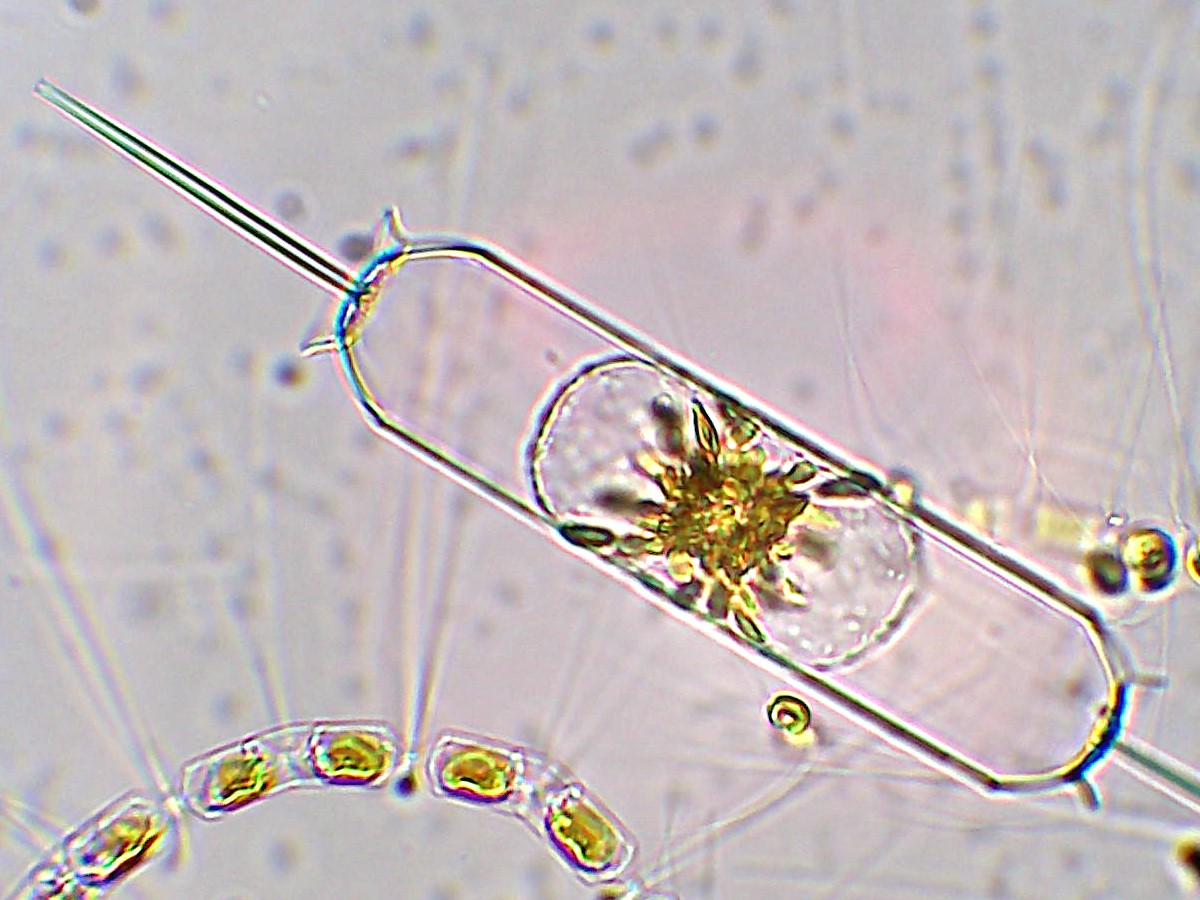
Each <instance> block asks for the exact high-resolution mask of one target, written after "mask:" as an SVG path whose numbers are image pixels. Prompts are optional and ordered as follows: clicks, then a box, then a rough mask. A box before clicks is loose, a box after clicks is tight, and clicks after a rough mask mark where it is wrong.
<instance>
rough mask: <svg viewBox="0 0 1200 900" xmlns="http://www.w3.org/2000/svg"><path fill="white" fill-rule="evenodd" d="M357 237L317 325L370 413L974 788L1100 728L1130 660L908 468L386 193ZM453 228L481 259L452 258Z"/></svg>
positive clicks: (1118, 697)
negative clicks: (548, 293)
mask: <svg viewBox="0 0 1200 900" xmlns="http://www.w3.org/2000/svg"><path fill="white" fill-rule="evenodd" d="M379 247H380V252H379V255H378V256H377V258H376V260H375V261H374V262H373V263H372V264H370V265H368V266H367V268H366V270H365V275H364V276H363V282H364V284H365V285H369V287H367V288H366V289H365V290H364V292H363V294H362V298H361V300H355V301H350V302H347V303H344V304H343V305H342V306H341V308H340V309H339V312H338V315H337V317H336V318H335V337H334V339H333V343H334V344H338V343H339V342H340V354H341V356H342V360H343V366H344V368H345V371H346V375H347V378H348V379H349V381H350V383H351V385H352V389H353V390H354V391H355V392H356V396H357V397H358V399H359V402H360V404H361V406H362V409H363V410H364V414H365V415H366V417H367V419H368V421H369V422H371V423H372V424H373V425H375V426H376V427H377V428H378V429H379V430H380V431H381V433H383V434H384V435H385V436H387V437H389V438H390V439H392V440H394V441H396V442H397V443H399V444H401V445H402V446H406V447H407V448H409V449H415V450H416V451H417V452H418V453H421V454H424V455H426V456H427V457H428V458H429V459H430V460H431V461H432V462H433V463H434V464H435V465H440V466H444V467H446V469H447V471H449V472H450V473H451V474H453V475H456V476H457V477H458V478H460V479H461V480H463V481H464V482H465V483H467V484H468V486H469V487H472V488H473V489H474V490H477V491H479V492H481V493H483V494H485V495H487V496H489V497H490V498H492V499H493V500H494V501H495V502H497V503H499V504H500V505H502V506H503V507H505V508H507V509H508V510H509V511H510V512H513V513H515V514H516V515H518V516H521V517H523V518H525V519H527V520H530V521H532V522H533V523H535V524H537V525H539V526H540V527H542V528H545V529H546V530H548V531H552V532H553V533H555V534H556V535H557V536H558V537H559V539H560V540H561V541H562V542H563V544H564V545H566V546H567V547H569V548H570V549H572V550H573V551H574V552H576V553H578V554H579V555H581V556H583V557H585V558H588V559H590V560H592V561H593V562H595V563H596V564H598V565H601V566H604V567H608V568H610V569H611V570H612V571H613V572H614V573H617V574H618V575H619V576H620V577H622V578H623V579H625V580H626V581H627V582H628V583H630V584H631V585H632V586H634V587H635V589H636V590H638V591H639V592H641V593H643V595H644V596H646V597H647V598H648V599H650V600H651V601H652V602H655V603H656V604H658V605H659V606H660V607H661V608H663V609H664V610H666V611H667V612H668V613H670V614H672V615H675V616H677V617H679V618H681V619H683V620H685V621H688V622H689V623H691V624H693V625H695V626H696V627H699V628H701V629H704V630H705V631H706V633H709V634H711V635H712V636H713V637H715V638H716V639H718V640H721V641H723V642H726V643H729V644H730V645H732V646H734V647H735V649H737V650H738V651H739V652H741V653H743V654H744V655H746V656H747V658H750V659H753V660H756V661H759V662H762V663H764V664H767V665H780V666H781V667H782V668H783V669H784V670H786V671H791V672H794V673H797V674H800V675H801V676H802V677H804V678H806V679H808V681H809V685H810V686H813V687H815V689H816V690H817V691H819V692H826V696H827V697H828V698H829V699H831V700H832V701H833V702H845V704H846V705H845V707H844V711H845V712H847V713H848V714H850V715H861V716H863V717H864V718H865V719H867V720H868V724H869V727H872V728H874V729H875V730H877V731H878V732H881V733H882V734H883V736H884V737H885V738H886V739H889V740H895V741H898V742H906V741H908V742H911V744H912V746H913V749H914V750H915V751H916V752H918V753H921V754H923V755H924V756H925V757H926V758H927V760H928V761H929V762H931V763H933V764H935V765H939V766H942V767H945V768H947V769H950V770H952V771H955V772H956V773H957V774H959V775H960V776H961V777H965V778H967V779H970V780H974V781H975V782H976V783H977V784H978V785H979V786H981V787H984V788H988V789H1000V790H1029V789H1035V790H1036V789H1048V788H1059V787H1062V786H1063V785H1064V784H1069V783H1073V782H1076V781H1079V780H1080V779H1081V778H1082V777H1083V775H1085V774H1086V772H1087V770H1088V769H1089V768H1090V767H1091V766H1092V765H1093V764H1094V763H1095V762H1096V760H1097V758H1098V757H1099V756H1102V755H1103V754H1104V753H1105V752H1106V751H1107V749H1108V745H1109V744H1110V743H1111V741H1112V740H1113V738H1114V736H1115V734H1116V733H1117V731H1118V730H1119V727H1120V722H1121V718H1122V716H1123V715H1124V709H1125V703H1126V692H1127V689H1128V681H1129V680H1130V679H1131V678H1133V675H1134V673H1133V672H1132V670H1131V669H1130V666H1129V662H1128V660H1126V659H1125V657H1124V651H1123V649H1122V647H1121V645H1120V643H1119V642H1118V641H1117V640H1115V638H1114V637H1113V636H1112V635H1111V634H1110V632H1109V631H1108V629H1107V628H1106V626H1105V625H1104V624H1103V623H1102V621H1101V620H1100V617H1099V615H1098V614H1096V613H1094V612H1093V611H1092V610H1091V609H1090V607H1088V606H1086V605H1085V604H1083V603H1082V601H1079V600H1077V599H1076V598H1074V597H1073V596H1072V595H1071V594H1070V593H1069V592H1068V591H1066V590H1065V589H1064V588H1062V587H1061V586H1059V585H1057V584H1056V583H1055V582H1054V581H1053V579H1050V578H1049V577H1048V576H1045V575H1043V574H1041V573H1039V572H1037V570H1036V569H1028V570H1027V571H1026V570H1025V569H1023V568H1021V567H1023V566H1024V565H1025V564H1024V562H1023V561H1022V560H1019V559H1014V560H1013V561H1011V563H1010V561H1008V560H1006V559H1005V558H1004V557H1003V554H1002V553H1000V552H998V551H995V550H994V548H990V547H987V546H986V545H985V546H983V549H982V550H978V549H977V548H978V547H979V546H980V545H979V544H977V543H973V542H972V538H971V536H970V535H969V534H967V533H966V532H961V531H956V530H955V528H956V526H955V525H954V524H953V523H951V522H947V521H945V520H943V519H942V518H941V516H940V514H938V513H937V512H936V507H931V506H928V505H926V504H925V502H924V501H923V500H922V499H921V498H920V497H919V494H918V490H917V487H916V486H915V485H913V484H911V483H910V482H909V481H908V480H906V479H904V478H901V477H896V478H889V477H888V476H887V475H886V474H885V473H880V472H878V471H876V470H874V469H873V468H872V467H871V466H870V465H869V464H865V463H861V462H858V461H853V462H852V461H851V460H850V459H849V458H847V457H846V456H844V455H843V454H842V452H841V451H840V450H837V449H833V450H830V449H829V448H828V447H826V446H825V445H823V444H821V442H820V441H819V440H814V439H812V438H811V437H809V436H807V435H803V434H800V433H799V432H798V431H796V430H793V429H791V428H789V427H788V426H785V425H782V424H781V423H780V422H779V420H777V419H775V417H774V416H773V414H771V413H770V412H768V411H765V410H762V409H761V408H755V407H754V406H752V405H751V403H750V402H748V401H746V400H745V398H743V397H742V396H740V395H739V393H738V392H736V391H734V390H732V389H730V388H728V387H724V386H718V385H717V384H715V383H714V380H713V379H712V378H711V377H710V376H707V375H699V374H697V373H694V372H693V371H692V370H691V369H690V367H689V366H688V365H687V364H681V363H679V362H678V361H677V360H675V359H674V358H673V357H671V356H669V355H668V354H667V352H666V351H665V350H663V349H662V348H659V347H657V346H656V345H653V344H651V343H649V342H646V341H644V340H643V339H640V338H636V337H634V338H633V339H632V340H626V339H625V337H624V335H625V334H626V333H625V332H620V331H618V332H616V333H617V334H618V335H619V336H618V337H617V339H615V340H614V339H612V338H611V337H609V334H608V333H606V332H608V330H609V329H610V327H612V328H613V329H616V328H619V326H615V325H613V323H609V322H607V321H605V320H604V319H603V316H602V314H598V313H593V312H592V311H591V310H590V308H587V307H585V306H582V305H581V306H578V307H576V308H574V309H571V308H564V307H563V306H560V305H558V304H556V303H554V302H542V300H540V299H539V297H538V290H537V287H536V286H537V282H536V280H535V279H536V278H537V276H536V275H535V276H531V277H530V278H529V281H532V282H533V283H534V285H535V289H534V290H533V291H530V290H529V289H528V288H527V284H526V283H525V282H523V281H522V278H523V277H524V274H525V272H526V271H527V270H521V274H520V275H518V276H517V277H515V278H509V275H510V274H511V272H512V270H511V269H510V268H509V266H510V265H511V264H510V262H509V259H508V258H507V257H505V256H503V255H502V253H501V252H500V251H494V250H491V249H489V248H487V247H486V245H475V244H465V243H463V242H456V240H455V239H454V238H453V237H451V236H444V237H439V236H426V235H408V234H406V233H405V232H404V231H403V230H402V226H401V225H400V224H399V221H398V219H397V218H396V217H395V216H392V217H389V218H387V219H386V220H385V222H384V223H383V224H382V225H381V229H380V232H379ZM464 247H466V248H467V251H469V253H470V254H475V261H476V262H479V263H481V265H480V266H477V267H465V266H462V265H460V264H459V263H458V262H457V261H456V257H460V256H463V255H468V253H467V252H464V251H463V248H464ZM489 269H490V271H489ZM498 274H499V277H498ZM506 281H507V283H506ZM435 286H436V287H435ZM556 290H557V289H556ZM556 296H559V295H557V294H556ZM572 302H573V301H572ZM434 322H436V323H437V325H438V327H439V328H448V329H449V330H450V331H451V332H452V333H461V334H463V335H464V340H463V342H462V344H461V345H457V346H462V347H470V348H471V351H470V352H471V353H473V354H477V353H480V352H481V351H480V348H481V347H482V348H485V349H484V350H483V351H482V352H483V354H484V359H486V360H487V364H486V365H485V366H478V365H472V364H471V360H469V359H466V358H463V359H454V354H455V353H456V350H457V347H456V345H455V344H453V343H451V344H450V345H445V344H439V345H438V346H437V348H436V349H435V350H432V351H431V352H436V353H437V354H439V355H447V354H448V355H449V356H450V359H449V361H448V364H445V363H446V361H444V360H439V366H442V365H445V371H447V372H449V373H452V374H451V376H450V377H462V378H475V379H478V384H477V385H475V386H474V388H475V389H474V390H472V391H471V392H470V393H471V395H473V396H477V397H479V398H480V399H479V400H478V401H477V402H475V403H473V404H472V405H471V406H470V407H463V408H453V407H447V406H445V405H441V404H439V405H437V406H436V407H435V406H430V405H427V404H423V403H422V398H421V396H419V395H417V394H414V393H412V392H411V391H409V390H407V389H406V386H407V385H411V384H413V383H414V381H415V380H417V375H418V373H419V372H420V370H421V368H422V367H424V366H429V365H431V364H432V360H431V359H430V357H429V356H428V355H427V354H426V350H425V348H426V347H428V346H429V345H428V344H425V343H424V342H423V340H422V334H423V333H425V332H426V330H427V329H428V328H429V326H430V323H434ZM610 333H611V332H610ZM317 346H318V347H319V348H325V347H327V346H329V344H328V342H319V343H318V344H317ZM923 517H924V518H923ZM973 554H974V555H973ZM1010 564H1011V565H1015V566H1017V567H1018V568H1017V569H1016V571H1015V573H1014V571H1012V570H1011V569H1008V568H1006V566H1009V565H1010ZM1022 577H1027V578H1028V581H1027V582H1024V583H1021V582H1019V581H1018V579H1020V578H1022ZM1047 664H1049V666H1050V667H1051V669H1052V670H1053V669H1054V668H1056V667H1059V666H1061V667H1062V668H1061V669H1058V671H1060V672H1061V673H1062V674H1061V675H1060V676H1059V677H1061V678H1064V679H1065V678H1067V677H1068V673H1072V672H1074V673H1078V675H1077V676H1076V677H1077V680H1078V682H1079V684H1080V690H1079V691H1077V692H1076V695H1075V696H1074V697H1072V698H1070V700H1069V701H1067V702H1064V701H1063V700H1062V699H1061V698H1060V697H1056V696H1055V695H1053V694H1047V693H1046V692H1044V691H1038V690H1037V689H1036V687H1035V685H1036V684H1037V683H1039V682H1042V681H1044V680H1045V679H1046V678H1047V677H1051V676H1049V675H1048V672H1047ZM940 671H941V672H944V671H953V672H956V673H960V674H962V673H970V678H969V681H970V683H971V684H972V686H973V690H972V691H964V690H962V689H961V683H960V687H959V689H957V690H956V691H955V692H954V693H953V695H952V696H947V697H945V699H944V700H941V701H940V702H937V703H930V702H929V697H930V696H931V695H934V696H936V693H937V685H938V684H939V678H938V674H937V673H938V672H940ZM1022 677H1027V678H1028V679H1030V681H1029V683H1027V684H1025V685H1022V684H1021V678H1022ZM974 689H977V690H978V693H975V692H974ZM1013 696H1021V697H1023V698H1024V699H1023V701H1022V707H1023V713H1022V715H1021V716H1020V717H1019V718H1018V719H1016V720H1015V721H1014V722H1013V723H1012V725H1011V727H1010V728H1009V729H1006V730H1005V731H1004V732H1000V733H997V732H995V731H992V730H981V729H977V728H972V723H973V722H975V721H977V711H978V709H979V708H981V707H986V706H988V705H994V704H996V703H997V702H1002V701H1003V698H1005V697H1013ZM985 734H986V735H987V736H986V737H985V736H983V735H985Z"/></svg>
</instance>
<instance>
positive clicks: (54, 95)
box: [34, 79, 357, 297]
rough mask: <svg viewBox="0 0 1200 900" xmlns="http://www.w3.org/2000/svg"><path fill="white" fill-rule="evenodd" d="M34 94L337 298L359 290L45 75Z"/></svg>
mask: <svg viewBox="0 0 1200 900" xmlns="http://www.w3.org/2000/svg"><path fill="white" fill-rule="evenodd" d="M34 93H35V94H36V95H37V96H38V97H40V98H41V99H42V100H44V101H46V103H48V104H49V105H50V106H52V107H54V109H55V110H57V111H58V112H59V113H61V114H62V115H63V116H65V117H66V118H67V119H69V120H71V121H72V122H74V123H75V124H76V125H78V126H79V127H80V128H82V129H84V130H85V131H87V132H88V133H89V134H91V135H93V136H94V137H96V138H98V139H99V140H101V141H103V142H104V143H105V144H107V145H108V146H109V147H111V148H112V149H113V150H115V151H117V152H118V153H120V154H121V155H122V156H124V157H125V158H126V159H128V160H130V161H131V162H133V163H134V165H136V166H138V167H139V168H141V169H143V170H145V171H146V172H148V173H149V174H151V175H153V176H154V177H155V178H157V179H158V180H159V181H161V182H162V183H163V184H165V185H166V186H167V187H169V188H171V190H173V191H175V192H176V193H177V194H179V195H180V196H181V197H183V198H184V199H185V200H187V201H188V202H189V203H191V204H192V205H193V206H195V207H196V208H197V209H200V210H201V211H202V212H204V213H207V214H208V215H209V216H212V218H214V219H216V220H217V221H218V222H220V223H221V224H222V225H224V226H225V227H226V228H228V229H229V230H230V231H233V232H234V233H236V234H238V235H240V236H241V237H242V238H244V239H245V240H247V241H249V242H250V243H251V244H253V245H254V246H255V247H258V248H259V249H260V250H263V251H265V252H266V253H268V254H270V255H271V256H272V257H274V258H275V259H277V260H278V261H279V262H281V263H283V264H284V265H285V266H287V267H288V268H289V269H291V270H292V271H293V272H296V273H297V274H298V275H300V276H302V277H303V278H305V279H307V280H308V281H309V282H311V283H312V284H315V285H316V286H317V287H319V288H321V289H322V290H324V291H328V292H329V293H330V294H333V295H334V296H335V297H340V296H342V295H343V294H345V293H347V292H350V291H353V290H354V289H355V286H356V285H357V279H356V278H355V274H354V272H353V271H351V270H350V269H348V268H346V267H345V266H344V265H343V264H342V263H341V262H339V261H338V260H337V259H335V258H334V257H333V256H331V255H330V254H329V253H327V252H326V251H324V250H322V249H321V248H320V247H317V246H316V245H315V244H312V243H310V242H309V241H307V240H305V239H304V238H303V237H301V236H300V235H298V234H296V233H295V232H294V231H292V230H291V229H289V228H287V227H285V226H284V225H282V224H281V223H280V222H278V221H276V220H275V219H273V218H271V217H270V216H268V215H267V214H266V213H264V212H263V211H262V210H260V209H258V208H256V207H254V206H251V205H250V204H249V203H247V202H245V201H244V200H242V199H241V198H240V197H238V196H237V195H236V194H234V193H232V192H230V191H228V190H226V189H225V188H224V187H222V186H221V185H220V184H219V183H217V182H216V181H214V180H213V179H212V178H210V177H209V176H207V175H205V174H204V173H203V172H200V171H199V170H197V169H194V168H192V167H191V166H189V165H188V164H187V163H185V162H183V160H181V159H179V158H178V157H175V156H172V155H171V154H170V153H167V152H166V151H165V150H163V149H162V148H161V147H158V146H156V145H155V144H153V143H152V142H151V141H149V140H147V139H146V138H145V137H143V136H142V135H140V134H138V133H137V132H135V131H133V130H131V129H129V128H127V127H125V126H124V125H122V124H121V123H120V122H118V121H116V120H115V119H113V118H111V117H109V116H107V115H105V114H104V113H102V112H100V111H99V110H98V109H95V108H94V107H91V106H89V105H88V104H86V103H84V102H83V101H82V100H80V99H78V98H77V97H73V96H72V95H70V94H68V93H67V92H66V91H64V90H62V89H61V88H59V87H57V86H55V85H54V84H51V83H50V82H49V81H46V80H45V79H43V80H41V81H39V82H38V83H37V85H36V86H35V87H34Z"/></svg>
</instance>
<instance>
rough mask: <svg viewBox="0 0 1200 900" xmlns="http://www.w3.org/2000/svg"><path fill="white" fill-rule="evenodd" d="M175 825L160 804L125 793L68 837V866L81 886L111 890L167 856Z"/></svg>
mask: <svg viewBox="0 0 1200 900" xmlns="http://www.w3.org/2000/svg"><path fill="white" fill-rule="evenodd" d="M173 825H174V823H173V822H172V820H171V818H170V817H169V816H168V815H167V813H166V810H165V809H164V808H163V806H161V805H160V804H158V803H155V802H154V801H152V800H148V799H146V798H145V797H141V796H138V795H137V794H133V793H130V794H126V795H124V796H122V797H119V798H118V799H116V800H114V801H113V802H112V803H110V804H108V805H107V806H105V807H104V808H103V809H101V810H100V811H99V812H97V813H96V814H95V815H93V816H92V817H91V818H89V819H88V820H87V821H86V822H84V823H83V824H81V825H80V826H79V827H78V828H76V829H75V830H74V831H73V832H72V833H71V834H70V835H68V837H67V839H66V840H65V841H64V842H63V848H64V850H65V853H66V862H67V866H68V867H69V869H70V870H71V872H72V873H73V874H74V875H75V877H76V878H77V879H78V880H79V881H80V882H81V883H83V884H85V885H90V886H93V887H102V888H111V887H113V886H114V885H116V884H117V883H118V882H120V881H123V880H124V879H126V878H127V877H129V876H130V875H132V874H133V873H134V872H136V871H138V870H139V869H141V868H142V867H143V866H145V865H146V864H147V863H148V862H150V861H151V860H153V859H155V858H156V857H159V856H162V855H163V854H164V852H165V851H166V850H167V849H168V847H169V844H170V841H171V839H172V837H173V835H174V831H173Z"/></svg>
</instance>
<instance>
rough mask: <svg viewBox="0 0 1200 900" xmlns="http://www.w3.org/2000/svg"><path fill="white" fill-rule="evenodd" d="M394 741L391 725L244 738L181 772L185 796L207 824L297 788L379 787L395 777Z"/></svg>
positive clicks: (345, 725)
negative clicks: (208, 821) (392, 775)
mask: <svg viewBox="0 0 1200 900" xmlns="http://www.w3.org/2000/svg"><path fill="white" fill-rule="evenodd" d="M398 746H399V744H398V741H397V739H396V733H395V731H394V730H393V729H392V727H391V726H390V725H388V724H387V723H386V722H378V721H357V720H346V721H318V722H293V723H289V724H286V725H279V726H277V727H275V728H269V729H267V730H265V731H261V732H258V733H257V734H252V735H247V736H246V737H244V738H242V739H241V740H238V741H233V742H231V743H229V744H225V745H223V746H220V747H217V748H215V749H213V750H210V751H208V752H207V753H202V754H200V755H199V756H196V757H194V758H193V759H191V760H189V761H188V762H187V763H185V764H184V766H183V769H182V773H181V776H180V796H181V799H182V800H183V802H184V805H185V806H186V807H187V808H188V809H189V810H190V811H191V812H192V813H193V814H195V815H197V816H199V817H200V818H202V819H209V820H211V819H219V818H221V817H222V816H225V815H227V814H229V813H231V812H235V811H237V810H239V809H243V808H244V807H246V806H250V805H251V804H254V803H257V802H259V801H260V800H265V799H266V798H267V797H270V796H272V795H274V794H278V793H281V792H283V791H289V790H295V789H297V788H319V787H331V786H332V787H348V786H351V787H379V786H381V785H382V784H383V783H384V782H385V781H387V779H388V778H389V777H390V776H391V774H392V772H393V771H395V768H396V763H397V760H398V758H399V752H398V749H397V748H398Z"/></svg>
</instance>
